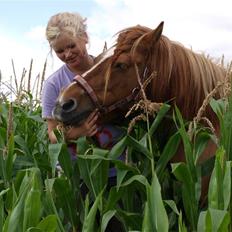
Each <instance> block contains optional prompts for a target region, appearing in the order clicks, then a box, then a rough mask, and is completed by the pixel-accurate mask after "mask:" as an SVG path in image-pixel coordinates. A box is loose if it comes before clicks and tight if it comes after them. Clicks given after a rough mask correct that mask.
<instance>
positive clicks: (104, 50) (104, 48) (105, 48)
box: [103, 41, 107, 53]
mask: <svg viewBox="0 0 232 232" xmlns="http://www.w3.org/2000/svg"><path fill="white" fill-rule="evenodd" d="M106 51H107V43H106V41H105V44H104V47H103V53H104V52H106Z"/></svg>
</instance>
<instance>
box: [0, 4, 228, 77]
mask: <svg viewBox="0 0 232 232" xmlns="http://www.w3.org/2000/svg"><path fill="white" fill-rule="evenodd" d="M93 1H95V3H96V4H97V7H96V8H94V9H95V10H94V11H92V12H90V13H91V14H89V15H90V16H89V17H88V21H87V23H88V32H89V35H90V47H89V52H90V53H91V54H93V55H97V54H99V53H100V52H101V51H102V49H103V46H104V42H105V41H107V43H108V46H110V45H112V43H113V42H114V40H115V38H114V37H113V35H114V34H115V33H117V32H118V31H119V30H121V29H123V28H126V27H128V26H134V25H136V24H141V25H144V26H148V27H151V28H155V27H156V26H157V25H158V24H159V23H160V21H164V22H165V24H164V32H163V34H165V35H166V36H168V37H169V38H170V39H172V40H175V41H179V42H180V43H182V44H183V45H185V46H187V47H192V49H193V50H194V51H200V52H201V51H202V52H205V53H207V54H209V55H211V56H215V57H220V56H221V55H222V54H224V55H225V57H226V59H227V60H228V61H231V60H232V46H231V41H232V14H231V8H232V7H231V6H232V2H231V0H221V1H220V2H219V1H218V0H204V1H202V0H195V1H186V0H175V1H170V0H162V1H154V0H142V1H141V0H117V1H115V0H93ZM80 13H82V12H80ZM45 26H46V25H37V26H36V25H35V27H34V28H31V29H30V30H29V31H28V32H27V33H25V34H24V35H22V36H21V38H20V39H18V38H15V37H14V38H12V37H9V36H7V33H5V32H1V37H0V46H1V55H0V69H1V71H2V74H3V75H4V74H5V76H6V77H7V76H9V75H12V67H11V58H13V59H14V61H15V64H16V66H17V67H16V68H17V72H18V73H19V74H20V73H21V71H22V68H23V67H26V68H27V69H28V68H29V64H30V60H31V58H33V59H34V69H35V70H34V73H35V74H34V75H36V74H37V73H38V72H41V70H42V68H43V63H44V61H45V59H46V56H47V54H48V52H49V47H48V44H47V41H46V39H45V38H44V37H45V36H44V31H45ZM48 61H49V63H48V70H47V76H48V75H49V74H50V73H51V72H53V71H54V70H56V69H57V67H59V66H60V65H61V62H59V61H58V59H57V58H56V56H55V55H54V58H51V57H50V56H49V57H48Z"/></svg>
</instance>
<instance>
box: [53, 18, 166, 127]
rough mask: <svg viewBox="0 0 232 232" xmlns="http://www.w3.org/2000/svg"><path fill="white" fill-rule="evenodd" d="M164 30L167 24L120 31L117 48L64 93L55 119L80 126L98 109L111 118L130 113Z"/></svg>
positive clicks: (78, 78)
mask: <svg viewBox="0 0 232 232" xmlns="http://www.w3.org/2000/svg"><path fill="white" fill-rule="evenodd" d="M162 30H163V22H161V23H160V24H159V26H158V27H157V28H156V29H155V30H152V29H150V28H147V27H143V26H140V25H138V26H135V27H131V28H127V29H124V30H122V31H120V32H119V33H118V38H117V43H116V45H115V46H113V47H111V48H110V49H108V50H106V51H104V52H103V53H102V54H100V55H99V56H98V57H101V59H99V58H98V59H96V60H97V62H96V63H95V65H94V66H93V67H92V68H91V69H90V70H88V71H87V72H85V73H84V74H82V76H79V75H77V76H76V77H75V78H74V82H73V83H71V84H70V85H69V86H68V87H67V88H65V89H64V91H62V92H61V93H60V95H59V97H58V99H57V103H56V107H55V108H54V111H53V115H54V117H55V118H56V119H57V120H58V121H62V122H63V123H65V124H78V123H80V122H82V121H83V120H84V119H86V117H87V116H88V115H89V114H90V113H91V112H92V111H93V110H95V109H96V108H97V109H98V110H99V111H100V113H103V114H104V115H108V116H109V114H112V112H115V111H117V112H119V111H120V112H125V111H127V110H128V109H129V106H130V105H131V104H132V103H133V102H134V100H135V99H136V98H137V97H138V94H139V93H138V92H139V81H140V80H142V81H144V80H143V79H144V78H145V76H146V75H147V72H148V71H149V70H148V69H147V60H148V57H149V56H150V51H151V48H154V47H155V46H156V44H157V42H158V41H159V39H160V37H161V34H162Z"/></svg>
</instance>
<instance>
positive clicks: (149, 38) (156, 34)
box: [143, 21, 164, 46]
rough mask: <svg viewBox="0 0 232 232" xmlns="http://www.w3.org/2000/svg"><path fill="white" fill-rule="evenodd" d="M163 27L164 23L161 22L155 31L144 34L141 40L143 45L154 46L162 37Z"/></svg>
mask: <svg viewBox="0 0 232 232" xmlns="http://www.w3.org/2000/svg"><path fill="white" fill-rule="evenodd" d="M163 26H164V22H163V21H162V22H161V23H160V24H159V26H158V27H157V28H156V29H154V30H152V31H151V32H148V33H147V34H145V35H144V38H143V41H145V44H147V45H149V46H154V45H155V44H156V42H157V41H158V40H159V39H160V37H161V35H162V32H163Z"/></svg>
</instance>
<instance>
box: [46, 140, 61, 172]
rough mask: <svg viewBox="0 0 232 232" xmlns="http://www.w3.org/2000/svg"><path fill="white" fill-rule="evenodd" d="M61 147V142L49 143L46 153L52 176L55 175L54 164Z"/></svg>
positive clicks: (56, 161)
mask: <svg viewBox="0 0 232 232" xmlns="http://www.w3.org/2000/svg"><path fill="white" fill-rule="evenodd" d="M61 148H62V144H60V143H56V144H49V147H48V151H49V153H48V155H49V160H50V163H51V167H52V177H55V170H56V165H57V163H58V157H59V154H60V152H61Z"/></svg>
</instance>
